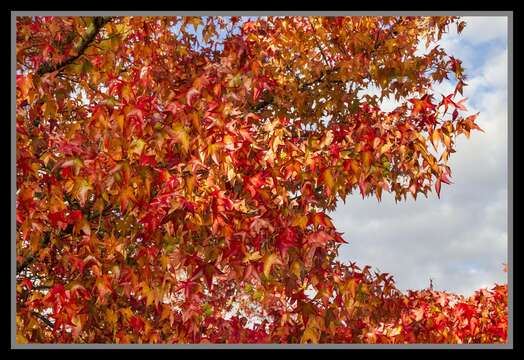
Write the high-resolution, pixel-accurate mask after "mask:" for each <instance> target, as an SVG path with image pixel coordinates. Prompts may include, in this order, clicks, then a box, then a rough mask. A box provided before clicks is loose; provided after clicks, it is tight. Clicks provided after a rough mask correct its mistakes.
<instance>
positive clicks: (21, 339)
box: [16, 333, 29, 344]
mask: <svg viewBox="0 0 524 360" xmlns="http://www.w3.org/2000/svg"><path fill="white" fill-rule="evenodd" d="M28 342H29V341H27V338H26V337H25V336H24V335H22V334H20V333H17V334H16V343H17V344H27V343H28Z"/></svg>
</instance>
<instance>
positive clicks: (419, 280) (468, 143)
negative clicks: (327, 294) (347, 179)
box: [331, 17, 508, 295]
mask: <svg viewBox="0 0 524 360" xmlns="http://www.w3.org/2000/svg"><path fill="white" fill-rule="evenodd" d="M464 20H466V23H467V25H466V28H465V29H464V31H463V32H462V34H460V35H457V33H456V31H455V26H453V27H452V29H451V31H450V32H449V33H448V34H446V35H444V37H443V39H442V40H441V42H440V43H441V45H442V47H444V48H445V49H446V50H447V51H448V53H449V54H452V55H454V56H456V57H458V58H459V59H461V60H463V67H464V68H465V72H466V74H467V75H468V76H469V81H467V83H468V85H469V86H468V87H466V88H465V89H464V96H465V97H467V98H468V101H467V104H468V110H470V111H471V113H474V112H480V116H479V118H478V120H477V123H478V124H479V126H480V127H481V128H482V129H483V130H484V131H485V133H481V132H478V131H473V132H472V136H471V137H470V139H469V140H468V139H466V138H465V137H464V136H461V137H460V138H459V141H457V148H456V149H457V152H456V153H455V154H452V156H451V157H450V166H451V169H452V175H453V177H452V181H453V182H454V183H453V185H451V186H450V185H445V184H443V185H442V190H441V198H440V199H438V198H437V196H436V194H431V195H430V196H428V199H426V198H424V196H422V197H418V198H417V201H416V202H415V201H413V199H412V198H408V200H407V201H406V202H400V203H397V204H395V201H394V199H393V197H392V196H383V199H382V202H381V203H378V202H377V200H376V198H366V199H364V200H363V199H362V198H361V197H359V196H357V195H354V196H351V197H348V198H347V200H346V204H344V203H342V202H340V204H339V206H338V208H337V210H336V211H335V212H334V213H332V214H331V216H332V217H333V221H334V223H335V225H336V226H337V227H338V229H339V231H342V232H344V238H345V239H346V240H347V241H348V242H349V244H347V245H343V246H342V247H341V249H340V258H341V259H342V260H352V261H356V262H357V263H359V264H361V265H365V264H368V265H371V266H372V267H374V268H378V269H379V270H380V271H381V272H387V273H390V274H393V275H394V279H395V281H396V283H397V286H398V288H399V289H401V290H406V289H422V288H426V287H427V286H428V285H429V278H432V279H433V285H434V288H435V289H437V290H445V291H451V292H458V293H462V294H464V295H470V294H471V293H472V292H473V291H474V290H475V289H478V288H481V287H491V286H492V285H493V284H494V283H503V282H506V274H505V273H504V272H503V271H502V267H503V266H502V263H504V262H506V261H507V251H508V250H507V249H508V236H507V218H508V211H507V195H508V192H507V166H508V160H507V146H508V145H507V144H508V130H507V129H508V111H507V108H508V90H507V84H508V71H507V68H508V41H507V32H508V30H507V28H508V23H507V18H506V17H467V18H464ZM438 90H440V91H441V92H442V93H446V94H448V93H450V92H451V91H448V90H446V87H445V86H444V87H440V89H438ZM440 91H439V92H440ZM389 105H391V104H389ZM385 106H386V107H389V106H388V104H385ZM386 110H387V109H386Z"/></svg>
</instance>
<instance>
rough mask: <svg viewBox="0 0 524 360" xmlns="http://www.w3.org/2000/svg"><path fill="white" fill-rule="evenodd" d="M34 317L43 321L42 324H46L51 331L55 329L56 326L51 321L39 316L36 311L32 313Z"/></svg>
mask: <svg viewBox="0 0 524 360" xmlns="http://www.w3.org/2000/svg"><path fill="white" fill-rule="evenodd" d="M31 314H32V315H34V316H36V317H37V318H39V319H40V320H42V322H43V323H44V324H46V325H47V326H49V327H50V328H51V329H54V328H55V324H53V323H52V322H51V321H49V319H47V318H46V317H45V316H43V315H42V314H39V313H37V312H36V311H32V312H31Z"/></svg>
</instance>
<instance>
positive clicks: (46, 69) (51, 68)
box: [37, 16, 111, 76]
mask: <svg viewBox="0 0 524 360" xmlns="http://www.w3.org/2000/svg"><path fill="white" fill-rule="evenodd" d="M110 20H111V18H110V17H103V16H97V17H95V18H94V19H93V24H94V27H93V29H92V30H90V31H88V32H87V34H86V36H85V38H84V37H82V41H81V42H80V44H79V45H78V48H77V54H76V55H75V56H71V57H69V58H67V59H66V60H64V61H62V62H60V63H58V64H54V65H52V64H50V63H49V62H45V63H43V64H42V65H41V66H40V68H39V69H38V71H37V74H38V75H39V76H42V75H44V74H47V73H51V72H55V71H59V70H61V69H62V68H64V67H66V66H67V65H69V64H71V63H73V62H74V61H75V60H76V59H78V58H79V57H80V56H82V55H83V54H84V52H85V50H86V49H87V48H88V47H89V45H91V43H92V42H93V40H94V39H95V37H96V36H97V35H98V33H99V31H100V29H101V28H102V27H103V26H104V25H105V24H106V23H108V22H109V21H110Z"/></svg>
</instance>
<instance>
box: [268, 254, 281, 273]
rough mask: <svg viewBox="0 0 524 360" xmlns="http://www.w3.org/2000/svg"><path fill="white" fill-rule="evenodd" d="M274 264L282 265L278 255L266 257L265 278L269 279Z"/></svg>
mask: <svg viewBox="0 0 524 360" xmlns="http://www.w3.org/2000/svg"><path fill="white" fill-rule="evenodd" d="M274 264H280V265H281V264H282V262H281V261H280V259H279V258H278V255H277V254H270V255H266V256H265V260H264V276H265V277H269V273H270V272H271V267H272V266H273V265H274Z"/></svg>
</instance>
